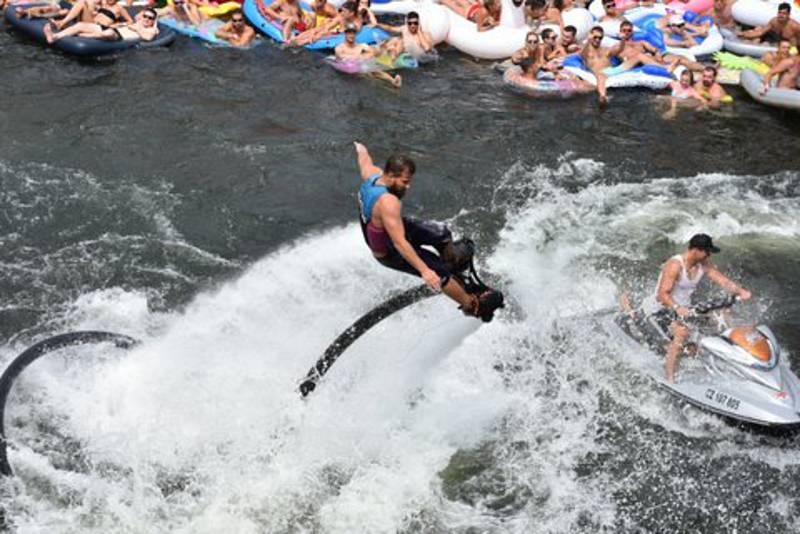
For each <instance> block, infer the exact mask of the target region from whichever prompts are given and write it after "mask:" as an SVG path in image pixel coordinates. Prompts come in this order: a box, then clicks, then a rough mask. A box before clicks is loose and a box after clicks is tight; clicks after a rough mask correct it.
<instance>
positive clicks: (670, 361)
mask: <svg viewBox="0 0 800 534" xmlns="http://www.w3.org/2000/svg"><path fill="white" fill-rule="evenodd" d="M669 328H670V331H671V332H672V341H671V342H670V344H669V346H668V347H667V358H666V360H665V361H664V372H665V375H666V378H667V382H668V383H670V384H673V383H674V382H675V371H676V370H677V368H678V358H679V357H680V354H681V351H682V350H683V345H684V344H685V343H686V340H687V339H689V329H688V328H686V326H684V325H683V324H681V323H679V322H678V321H672V324H671V325H670V327H669Z"/></svg>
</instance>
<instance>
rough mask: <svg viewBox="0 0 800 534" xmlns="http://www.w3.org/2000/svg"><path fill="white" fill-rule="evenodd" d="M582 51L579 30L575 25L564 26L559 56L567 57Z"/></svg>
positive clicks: (560, 38) (558, 51)
mask: <svg viewBox="0 0 800 534" xmlns="http://www.w3.org/2000/svg"><path fill="white" fill-rule="evenodd" d="M580 51H581V45H579V44H578V30H577V28H575V26H572V25H569V26H564V29H563V30H561V36H560V37H559V38H558V49H557V52H556V53H557V56H558V57H560V58H565V57H567V56H569V55H571V54H577V53H578V52H580Z"/></svg>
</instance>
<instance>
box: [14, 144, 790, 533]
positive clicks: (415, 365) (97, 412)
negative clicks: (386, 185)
mask: <svg viewBox="0 0 800 534" xmlns="http://www.w3.org/2000/svg"><path fill="white" fill-rule="evenodd" d="M606 172H609V171H608V170H607V169H605V168H604V167H603V165H602V164H600V163H598V162H593V161H587V160H575V159H572V158H571V157H569V156H568V157H565V158H564V160H563V161H562V162H561V163H560V164H559V165H558V166H557V167H556V168H553V169H549V168H547V167H538V168H534V169H530V168H525V167H523V166H521V165H517V166H514V167H513V168H511V169H509V171H508V172H507V175H506V177H505V179H504V180H503V183H502V185H501V186H500V187H499V188H498V189H497V191H496V192H495V195H494V199H493V202H492V209H493V210H496V211H501V212H503V214H504V216H505V218H506V224H505V227H504V228H503V229H502V230H501V232H500V234H499V238H498V240H497V243H496V245H495V247H494V249H493V250H492V252H491V253H490V254H489V255H488V257H485V258H483V260H484V261H483V262H484V263H485V265H486V266H487V267H488V268H489V270H491V271H492V272H494V273H495V274H498V275H500V277H501V278H502V279H503V280H504V282H503V289H504V291H506V293H507V294H508V295H509V296H510V297H511V299H512V300H513V301H514V313H511V312H506V313H504V314H501V315H500V316H499V317H498V318H497V319H496V320H495V321H494V322H493V323H491V324H490V325H486V326H482V327H480V328H478V326H479V324H478V323H477V322H476V321H474V320H471V319H467V318H463V317H460V316H459V314H458V312H457V311H456V310H455V309H454V306H453V305H452V304H451V303H449V302H448V301H447V300H446V299H444V298H436V299H430V300H428V301H426V302H424V303H422V304H419V305H416V306H414V307H412V308H411V309H409V310H406V311H404V312H402V313H400V314H397V315H395V316H393V317H391V318H389V319H387V320H386V321H385V322H383V323H381V324H380V325H379V326H377V327H376V328H374V329H373V330H372V331H371V332H370V333H369V335H367V336H365V337H364V338H363V339H362V340H360V341H359V342H358V343H357V344H355V345H354V346H353V347H352V349H351V350H348V351H347V352H346V353H345V355H344V356H343V357H342V359H341V360H340V361H339V362H338V363H337V365H336V366H335V367H334V368H333V369H332V371H331V372H330V373H329V374H328V375H327V376H326V379H325V381H324V382H323V384H322V385H321V386H320V388H319V390H318V391H317V392H315V393H314V395H313V396H312V397H311V398H310V399H309V400H308V401H307V402H301V401H300V400H299V397H298V395H297V392H296V390H295V387H296V385H297V381H298V380H299V379H300V378H301V377H302V376H303V375H304V373H305V372H306V370H307V369H308V367H309V366H310V365H311V364H312V363H313V362H314V360H315V359H316V358H317V357H318V356H319V355H320V354H321V353H322V352H323V351H324V349H325V347H326V346H327V344H328V343H330V342H331V341H332V340H333V339H334V338H335V337H336V336H337V335H338V334H339V333H340V332H341V331H342V330H343V329H344V328H346V327H347V326H348V325H349V324H350V323H351V322H352V321H354V320H355V319H356V318H357V317H359V316H360V315H361V314H363V313H364V312H366V311H367V310H369V309H370V308H371V307H373V306H374V305H376V303H378V302H380V301H382V300H384V299H385V298H386V297H387V295H388V294H389V288H391V289H393V290H394V289H402V288H406V287H411V285H412V284H414V283H417V281H415V280H414V279H412V278H411V277H400V276H398V275H397V274H395V273H392V272H389V271H387V270H385V269H382V268H380V267H379V266H378V265H377V264H376V263H375V262H372V261H370V260H369V259H368V253H367V252H366V250H365V248H364V245H363V243H362V238H361V235H360V232H359V230H358V228H357V227H356V226H355V225H349V226H346V227H343V228H336V229H332V230H328V231H326V232H324V233H321V234H317V235H309V236H307V237H306V238H304V239H302V240H301V241H299V242H297V243H294V244H291V245H287V246H285V247H284V248H282V249H280V250H278V251H276V252H274V253H272V254H270V255H268V256H267V257H265V258H263V259H261V260H259V261H257V262H256V263H254V264H253V265H251V266H250V267H249V268H247V270H246V271H245V272H244V273H243V274H242V275H241V276H240V277H238V278H237V279H235V280H230V281H228V282H226V283H224V284H222V285H221V286H220V287H219V289H217V290H215V291H207V292H204V293H201V294H200V295H198V296H197V297H196V298H195V299H194V300H193V302H191V303H190V304H189V305H188V306H186V308H185V310H183V311H181V312H172V313H166V312H154V311H151V310H149V309H148V307H147V295H146V294H144V293H141V292H138V291H135V290H121V289H118V288H112V289H107V290H100V291H92V292H86V293H84V294H83V295H82V296H81V297H80V298H78V299H76V300H75V301H74V304H73V305H72V306H71V307H70V308H69V309H68V310H67V311H66V312H65V316H64V318H63V324H65V325H68V326H70V327H74V328H107V329H111V330H116V331H120V332H123V333H129V334H133V335H136V336H137V337H140V338H143V340H144V343H143V344H142V345H141V346H140V347H138V348H135V349H133V350H132V351H131V352H130V353H127V354H124V353H121V351H118V350H109V349H108V348H104V347H98V348H92V349H89V348H81V349H70V350H65V351H63V355H62V356H61V357H58V356H54V357H53V358H50V359H47V360H46V361H45V360H42V361H41V362H38V363H37V364H35V365H34V366H32V367H31V368H30V369H29V371H26V373H25V375H24V376H23V378H22V379H21V380H20V383H19V385H18V386H17V388H15V392H14V394H13V397H12V401H11V408H10V410H11V415H12V417H13V421H14V424H13V425H11V430H10V432H9V433H10V435H11V439H12V443H13V445H14V448H13V449H12V456H11V459H12V463H13V465H14V467H15V469H16V470H17V472H18V474H19V476H20V480H21V482H12V481H6V482H5V486H4V489H5V490H6V492H7V493H8V494H9V496H8V501H7V502H8V514H9V517H10V518H11V520H12V521H13V522H14V523H15V524H16V525H17V526H18V527H19V528H20V531H26V532H37V531H40V532H45V531H46V532H69V531H74V530H75V529H76V528H77V529H80V530H81V531H84V532H103V533H106V532H129V531H139V532H145V531H146V532H153V531H160V532H166V531H171V532H186V533H204V532H208V533H211V532H220V531H221V530H225V531H232V532H245V533H247V532H254V533H255V532H297V531H301V532H302V531H308V532H312V531H322V532H348V533H349V532H397V531H407V532H417V531H429V532H447V531H453V532H456V531H464V530H466V529H468V528H474V529H477V530H481V531H487V532H507V531H511V532H568V531H569V532H574V531H584V532H596V531H599V530H603V529H608V530H620V529H622V530H625V529H635V528H644V529H650V530H652V529H653V528H655V527H654V526H653V525H657V526H659V527H661V528H665V529H667V530H669V529H671V528H673V527H674V523H670V521H673V519H674V518H672V516H676V517H681V513H673V514H668V513H666V512H664V513H660V512H658V511H656V510H655V509H647V510H643V509H642V508H641V506H640V505H637V502H644V501H646V498H645V497H643V495H642V494H641V492H642V491H644V490H643V489H641V488H640V487H639V485H640V479H642V480H644V479H646V478H647V477H648V476H650V475H652V476H656V475H658V473H660V472H661V470H665V469H668V468H669V466H670V465H671V464H672V463H673V462H675V461H676V460H675V458H676V457H678V458H680V459H682V460H685V461H686V462H688V463H689V464H691V463H692V462H705V461H706V460H707V459H708V458H713V459H715V460H726V459H731V458H738V459H739V460H737V461H742V462H747V463H748V464H747V465H750V464H752V465H755V466H756V467H755V468H757V467H758V465H760V463H761V462H763V461H764V460H762V459H761V458H760V457H759V455H761V454H763V455H765V456H768V457H769V458H771V460H769V464H770V465H771V466H773V467H774V469H777V470H784V471H785V470H786V469H788V468H789V467H791V466H795V465H796V464H797V461H798V460H800V459H795V455H794V454H793V453H790V452H783V453H776V450H777V449H778V448H780V445H779V444H773V443H766V444H763V443H759V439H760V438H751V437H748V436H747V435H743V434H742V433H741V432H740V431H739V430H737V429H734V428H730V427H728V426H726V425H725V424H724V423H723V422H722V421H721V420H720V419H719V418H716V417H714V416H711V415H708V414H705V413H703V412H700V411H698V410H696V409H694V408H689V409H687V408H685V407H684V406H682V405H680V404H679V403H675V402H674V401H673V400H672V399H671V398H670V397H668V396H667V395H666V394H665V393H662V392H660V391H657V390H655V389H654V388H653V387H652V385H651V384H650V383H649V382H648V381H647V380H646V379H644V378H643V377H642V376H641V374H640V373H638V372H637V371H636V369H635V367H634V366H632V365H628V363H626V360H625V357H624V356H625V355H621V354H619V347H618V345H616V344H615V342H614V339H613V338H609V337H608V336H605V335H602V334H600V333H598V332H596V331H595V330H594V329H593V327H592V326H591V325H592V323H591V322H590V321H588V320H585V319H582V317H585V316H586V314H587V313H590V312H594V311H597V310H600V309H603V308H606V307H608V306H613V305H614V303H615V300H616V296H617V294H618V292H619V290H620V287H623V286H624V287H626V288H630V287H632V288H639V289H642V288H644V289H646V288H648V287H650V286H651V285H652V284H653V283H654V280H655V276H656V273H657V268H658V265H659V263H660V261H662V260H663V257H664V255H665V254H667V253H669V252H668V251H671V250H676V249H678V248H679V247H680V246H681V244H682V243H683V242H685V240H686V238H687V237H688V235H691V233H693V232H695V231H697V230H701V229H702V230H705V231H709V233H712V234H714V235H715V237H721V244H722V245H723V247H731V248H734V249H735V248H742V247H744V248H746V247H747V242H746V240H745V239H746V237H747V236H748V235H759V236H766V237H768V238H770V239H776V240H779V242H780V243H784V244H786V246H788V247H792V246H794V247H796V246H797V245H796V241H797V234H798V227H797V218H798V215H800V213H799V212H800V206H798V203H797V202H796V200H797V199H796V190H797V187H798V177H797V176H796V175H792V174H787V175H781V176H774V177H766V178H754V177H729V176H721V175H706V176H695V177H690V178H675V179H671V180H666V179H662V180H655V181H650V182H645V183H638V184H628V183H617V184H607V183H604V182H603V180H602V179H601V178H602V175H603V174H604V173H606ZM590 183H591V185H587V184H590ZM709 228H710V230H709ZM753 282H754V284H755V289H756V291H758V290H759V286H758V280H754V281H753ZM644 289H642V290H644ZM565 318H569V319H570V320H569V321H565V320H564V319H565ZM21 348H22V347H21V345H19V344H16V345H14V346H13V347H6V348H4V349H2V354H0V356H2V358H3V360H4V361H8V359H10V358H11V357H12V356H13V354H14V353H15V352H16V351H18V350H20V349H21ZM653 429H657V430H655V431H654V430H653ZM659 440H665V441H659ZM693 440H694V441H693ZM687 441H688V442H698V443H702V444H703V446H702V447H705V448H706V449H707V452H708V455H706V456H705V457H703V455H702V454H700V453H698V452H696V451H695V449H693V448H692V447H689V446H686V445H685V443H686V442H687ZM742 441H744V442H745V443H746V444H747V446H748V447H749V448H750V449H751V451H750V452H746V453H745V452H741V451H740V450H738V449H737V447H736V446H735V445H736V444H737V443H741V442H742ZM702 447H701V448H702ZM642 450H648V451H650V460H651V463H650V464H646V463H641V460H639V459H637V458H633V457H632V459H631V461H630V462H629V463H625V462H626V458H628V455H634V454H638V452H637V451H642ZM753 451H756V452H753ZM681 455H688V456H686V457H684V456H681ZM617 458H619V463H615V461H616V459H617ZM54 465H55V466H56V467H54ZM682 476H683V478H680V477H678V478H670V476H666V475H658V476H657V477H656V479H655V482H652V480H651V481H650V482H649V483H652V484H655V485H658V484H661V485H663V486H664V487H665V488H666V490H667V491H666V493H665V495H670V494H671V493H670V492H671V491H673V490H674V489H675V488H676V487H677V485H678V484H680V483H681V481H683V483H684V484H685V483H686V482H687V478H686V477H691V476H692V474H691V472H687V473H686V474H684V475H682ZM770 480H772V479H770ZM766 483H767V482H765V484H766ZM770 491H771V492H773V493H774V494H775V498H774V499H773V500H771V501H770V502H769V503H768V504H769V506H770V507H771V508H770V510H772V514H773V516H777V517H778V519H780V520H782V521H784V523H785V525H790V520H789V515H790V512H789V511H790V510H791V509H792V507H793V506H795V504H794V501H793V500H791V495H790V493H791V490H790V489H789V490H786V491H785V492H781V490H780V489H779V488H775V487H772V486H770ZM693 498H694V502H695V503H696V504H698V506H700V508H701V510H702V512H701V514H707V515H708V517H711V514H712V510H711V509H712V506H711V504H709V505H708V506H707V507H704V506H705V504H704V503H703V502H702V500H703V499H699V500H698V498H697V497H696V496H693ZM787 499H788V501H787ZM787 502H788V504H787ZM669 504H670V506H675V507H678V508H680V507H681V506H684V505H685V503H683V502H678V501H675V502H670V503H669ZM659 514H661V515H659ZM702 517H703V518H705V517H706V515H703V516H702ZM714 518H715V519H713V521H728V520H727V519H725V518H723V519H716V516H714ZM711 521H712V520H711V519H708V522H707V523H702V524H707V525H710V526H709V529H710V530H713V529H714V528H718V527H719V525H718V524H717V523H712V522H711ZM731 521H732V522H731ZM736 521H745V519H741V518H739V519H734V520H730V521H729V522H727V523H725V522H723V523H719V524H721V525H723V526H726V527H737V526H741V525H742V524H743V523H736ZM752 521H753V522H754V523H753V524H755V525H759V524H761V523H758V521H760V519H752ZM780 526H781V524H778V525H777V527H780ZM776 530H780V528H776Z"/></svg>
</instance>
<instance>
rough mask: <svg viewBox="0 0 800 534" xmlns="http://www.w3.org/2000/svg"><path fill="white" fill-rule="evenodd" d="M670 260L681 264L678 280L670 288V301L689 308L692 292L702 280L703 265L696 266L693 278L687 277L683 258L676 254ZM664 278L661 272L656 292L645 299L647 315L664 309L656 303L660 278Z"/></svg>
mask: <svg viewBox="0 0 800 534" xmlns="http://www.w3.org/2000/svg"><path fill="white" fill-rule="evenodd" d="M670 260H678V261H679V262H680V263H681V273H680V275H678V279H677V280H676V281H675V284H674V285H673V286H672V293H671V296H672V300H673V302H675V304H677V305H678V306H689V305H690V304H691V303H692V293H694V290H695V289H697V284H699V283H700V280H701V279H702V278H703V274H705V271H703V265H702V264H698V265H697V275H696V276H695V277H694V278H690V277H689V272H688V271H687V270H686V263H685V262H684V261H683V256H681V255H680V254H676V255H675V256H672V257H671V258H670ZM662 276H664V270H663V269H662V270H661V274H660V275H659V276H658V283H657V284H656V290H655V291H654V292H653V294H652V295H651V296H650V297H648V298H647V300H646V301H645V303H644V304H645V306H644V307H645V312H647V313H648V314H652V313H656V312H658V311H661V310H663V309H664V305H663V304H661V303H660V302H659V301H658V286H660V285H661V277H662Z"/></svg>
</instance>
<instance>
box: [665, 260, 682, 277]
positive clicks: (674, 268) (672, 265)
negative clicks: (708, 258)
mask: <svg viewBox="0 0 800 534" xmlns="http://www.w3.org/2000/svg"><path fill="white" fill-rule="evenodd" d="M682 268H683V265H682V264H681V262H680V260H678V259H677V258H670V259H668V260H667V261H666V262H664V266H663V267H662V268H661V270H662V271H663V272H664V274H666V275H673V276H677V275H678V273H680V271H681V269H682Z"/></svg>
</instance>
